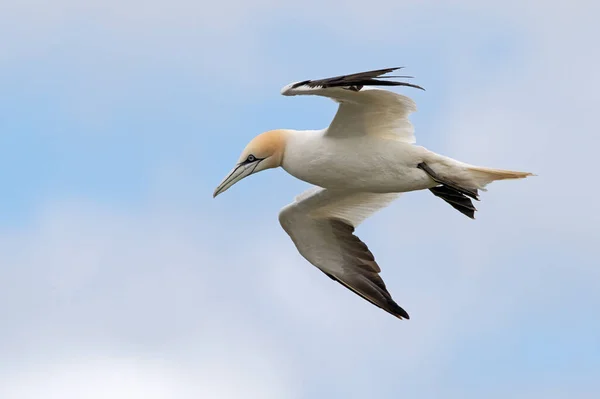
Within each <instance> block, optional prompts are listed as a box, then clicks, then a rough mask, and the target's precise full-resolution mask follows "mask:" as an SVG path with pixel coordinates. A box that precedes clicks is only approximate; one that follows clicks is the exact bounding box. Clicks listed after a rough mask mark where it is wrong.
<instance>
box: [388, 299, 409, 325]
mask: <svg viewBox="0 0 600 399" xmlns="http://www.w3.org/2000/svg"><path fill="white" fill-rule="evenodd" d="M388 305H389V306H390V308H391V309H389V310H388V312H390V313H391V314H393V315H394V316H396V317H397V318H399V319H401V320H402V319H406V320H410V316H409V315H408V312H407V311H406V310H404V309H402V307H400V306H399V305H398V304H397V303H396V302H394V301H389V303H388Z"/></svg>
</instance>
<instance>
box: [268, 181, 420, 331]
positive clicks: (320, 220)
mask: <svg viewBox="0 0 600 399" xmlns="http://www.w3.org/2000/svg"><path fill="white" fill-rule="evenodd" d="M399 195H400V194H397V193H386V194H376V193H350V192H346V191H335V190H329V189H323V188H313V189H310V190H308V191H306V192H304V193H302V194H301V195H299V196H298V197H297V198H296V200H295V201H294V202H293V203H291V204H289V205H288V206H286V207H284V208H283V209H282V210H281V212H280V213H279V222H280V223H281V226H282V227H283V229H284V230H285V231H286V232H287V233H288V235H289V236H290V238H291V239H292V241H293V242H294V244H295V245H296V248H297V249H298V251H299V252H300V254H301V255H302V256H303V257H304V258H305V259H306V260H308V261H309V262H310V263H312V264H313V265H314V266H316V267H317V268H319V269H320V270H321V271H322V272H323V273H325V274H326V275H327V276H329V277H330V278H332V279H333V280H335V281H337V282H339V283H340V284H342V285H343V286H345V287H346V288H348V289H350V290H351V291H353V292H354V293H356V294H358V295H360V296H361V297H363V298H364V299H366V300H367V301H369V302H371V303H372V304H373V305H375V306H378V307H380V308H381V309H383V310H385V311H386V312H388V313H390V314H392V315H394V316H396V317H398V318H400V319H402V318H404V319H408V318H409V316H408V313H406V311H405V310H404V309H402V308H401V307H400V306H398V304H397V303H396V302H394V300H393V299H392V296H391V295H390V293H389V292H388V290H387V288H386V286H385V283H384V282H383V280H382V278H381V277H380V276H379V272H381V269H380V268H379V265H378V264H377V262H376V261H375V257H374V256H373V254H372V253H371V251H370V250H369V248H368V247H367V245H366V244H365V243H364V242H363V241H361V240H360V238H358V237H357V236H356V235H354V229H355V227H356V226H358V225H359V224H360V223H361V222H362V221H363V220H364V219H366V218H367V217H369V216H370V215H372V214H373V213H374V212H376V211H377V210H379V209H381V208H384V207H385V206H387V205H388V204H389V203H390V202H392V201H393V200H394V199H396V198H397V197H398V196H399Z"/></svg>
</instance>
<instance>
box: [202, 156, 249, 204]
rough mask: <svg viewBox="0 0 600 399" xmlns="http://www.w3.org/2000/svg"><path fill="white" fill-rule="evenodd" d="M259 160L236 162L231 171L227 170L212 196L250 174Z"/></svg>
mask: <svg viewBox="0 0 600 399" xmlns="http://www.w3.org/2000/svg"><path fill="white" fill-rule="evenodd" d="M259 162H260V160H256V161H255V162H250V163H239V164H237V165H236V167H235V168H233V170H232V171H231V172H229V174H228V175H227V177H226V178H225V179H223V181H222V182H221V184H219V186H218V187H217V188H216V189H215V192H214V193H213V198H215V197H216V196H217V195H219V194H221V193H223V192H225V191H227V190H228V189H229V187H231V186H233V185H234V184H235V183H237V182H239V181H240V180H242V179H243V178H245V177H248V176H250V175H251V174H252V173H253V172H254V169H256V167H257V166H258V163H259Z"/></svg>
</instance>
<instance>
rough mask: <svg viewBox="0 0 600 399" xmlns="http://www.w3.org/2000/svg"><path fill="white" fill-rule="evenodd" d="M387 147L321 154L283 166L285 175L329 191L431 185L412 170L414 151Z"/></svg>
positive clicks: (415, 159)
mask: <svg viewBox="0 0 600 399" xmlns="http://www.w3.org/2000/svg"><path fill="white" fill-rule="evenodd" d="M394 144H395V143H392V145H390V146H388V147H384V146H381V147H376V148H373V147H372V146H371V147H370V148H369V147H364V148H363V149H362V151H359V152H357V151H354V153H350V152H349V151H343V149H339V148H338V149H336V151H323V152H321V153H317V154H315V156H314V157H310V158H308V157H303V160H302V162H298V163H296V162H291V163H288V165H284V168H285V169H286V171H287V172H288V173H290V174H291V175H293V176H295V177H297V178H298V179H300V180H303V181H306V182H308V183H311V184H314V185H317V186H320V187H324V188H332V189H338V188H339V189H349V190H359V191H369V192H381V193H385V192H406V191H414V190H422V189H425V188H430V187H433V186H434V185H435V183H434V182H433V180H432V179H431V178H430V177H429V176H428V175H427V174H426V173H425V172H424V171H422V170H421V169H418V168H417V167H416V166H417V165H418V163H419V162H420V159H419V156H418V151H414V150H412V149H415V148H418V147H414V146H410V147H412V148H410V147H408V145H407V144H404V143H403V147H399V146H396V147H397V148H393V146H394Z"/></svg>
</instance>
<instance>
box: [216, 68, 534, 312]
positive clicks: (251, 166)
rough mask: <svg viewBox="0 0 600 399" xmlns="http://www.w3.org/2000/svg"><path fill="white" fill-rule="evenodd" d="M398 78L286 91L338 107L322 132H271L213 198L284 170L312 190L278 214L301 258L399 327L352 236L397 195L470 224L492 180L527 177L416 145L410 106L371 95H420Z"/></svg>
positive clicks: (342, 80) (251, 147)
mask: <svg viewBox="0 0 600 399" xmlns="http://www.w3.org/2000/svg"><path fill="white" fill-rule="evenodd" d="M395 69H397V68H389V69H382V70H377V71H368V72H361V73H357V74H352V75H343V76H337V77H334V78H327V79H321V80H307V81H303V82H295V83H290V84H289V85H287V86H285V87H284V88H283V89H282V90H281V94H283V95H286V96H294V95H318V96H324V97H328V98H330V99H332V100H334V101H336V102H337V103H339V107H338V111H337V113H336V115H335V117H334V118H333V121H332V122H331V124H330V125H329V126H328V127H327V128H325V129H322V130H311V131H298V130H289V129H285V130H284V129H282V130H273V131H269V132H265V133H263V134H261V135H259V136H257V137H256V138H255V139H253V140H252V141H251V142H250V143H249V144H248V145H247V146H246V148H245V149H244V151H243V152H242V154H241V156H240V158H239V160H238V164H237V165H236V166H235V168H234V169H233V170H232V172H231V173H230V174H229V175H228V177H226V178H225V179H224V180H223V182H221V184H220V185H219V186H218V187H217V189H216V190H215V193H214V196H216V195H218V194H220V193H222V192H224V191H225V190H227V189H228V188H229V187H231V186H232V185H233V184H235V183H236V182H238V181H240V180H242V179H243V178H245V177H246V176H249V175H251V174H253V173H256V172H258V171H261V170H264V169H268V168H274V167H279V166H281V167H282V168H283V169H284V170H286V171H287V172H288V173H289V174H291V175H293V176H295V177H297V178H298V179H301V180H303V181H306V182H309V183H311V184H314V185H315V186H317V187H315V188H312V189H310V190H308V191H306V192H305V193H302V194H301V195H299V196H298V197H297V198H296V199H295V201H294V202H293V203H291V204H289V205H288V206H286V207H285V208H283V209H282V211H281V212H280V214H279V220H280V222H281V225H282V227H283V229H284V230H285V231H286V232H287V233H288V235H289V236H290V238H291V239H292V241H293V242H294V244H295V245H296V248H297V249H298V252H300V254H301V255H302V256H303V257H304V258H305V259H306V260H308V261H309V262H310V263H311V264H313V265H314V266H316V267H317V268H319V269H320V270H321V271H323V272H324V273H325V274H326V275H328V276H329V277H330V278H332V279H334V280H336V281H338V282H339V283H340V284H342V285H344V286H345V287H347V288H349V289H350V290H352V291H353V292H355V293H356V294H358V295H360V296H362V297H363V298H365V299H366V300H368V301H369V302H371V303H373V304H374V305H376V306H378V307H380V308H382V309H384V310H385V311H387V312H389V313H391V314H392V315H394V316H396V317H398V318H401V319H402V318H407V319H408V318H409V316H408V313H407V312H406V311H405V310H404V309H402V308H401V307H400V306H398V305H397V304H396V302H394V300H393V299H392V297H391V295H390V294H389V292H388V290H387V289H386V286H385V284H384V282H383V280H382V279H381V277H380V276H379V272H380V271H381V270H380V267H379V265H378V264H377V262H376V261H375V258H374V256H373V254H372V253H371V252H370V251H369V249H368V247H367V246H366V244H365V243H363V242H362V241H361V240H360V239H359V238H358V237H357V236H356V235H354V229H355V228H356V227H357V226H358V225H359V224H360V223H362V222H363V221H364V220H365V219H366V218H368V217H369V216H371V215H372V214H373V213H374V212H376V211H377V210H379V209H382V208H384V207H386V206H387V205H389V204H390V203H391V202H392V201H393V200H395V199H396V198H397V197H398V196H399V195H400V193H403V192H409V191H414V190H423V189H429V190H430V191H431V192H432V193H433V194H434V195H436V196H437V197H440V198H441V199H443V200H444V201H446V202H447V203H448V204H450V205H451V206H452V207H454V208H455V209H457V210H458V211H460V212H461V213H463V214H465V215H466V216H468V217H471V218H473V217H474V212H475V207H474V206H473V204H472V202H471V199H476V200H478V199H479V198H478V190H485V186H486V185H487V184H489V183H490V182H492V181H495V180H503V179H519V178H524V177H526V176H529V175H531V174H530V173H525V172H514V171H507V170H499V169H490V168H483V167H477V166H473V165H469V164H466V163H463V162H460V161H456V160H454V159H452V158H449V157H446V156H443V155H439V154H436V153H434V152H432V151H429V150H427V149H426V148H424V147H421V146H417V145H414V143H415V136H414V127H413V125H412V124H411V122H410V121H409V119H408V117H409V115H410V114H411V113H412V112H414V111H415V110H416V106H415V103H414V101H413V100H411V99H410V98H408V97H406V96H403V95H400V94H397V93H394V92H391V91H388V90H382V89H375V88H372V87H369V86H376V85H382V86H410V87H416V88H420V87H419V86H416V85H413V84H409V83H405V82H398V81H391V80H383V79H386V77H383V76H382V75H384V74H386V73H388V72H391V71H393V70H395Z"/></svg>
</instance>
